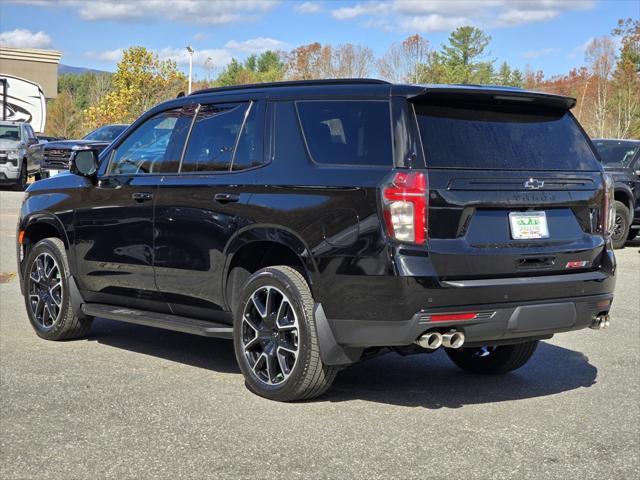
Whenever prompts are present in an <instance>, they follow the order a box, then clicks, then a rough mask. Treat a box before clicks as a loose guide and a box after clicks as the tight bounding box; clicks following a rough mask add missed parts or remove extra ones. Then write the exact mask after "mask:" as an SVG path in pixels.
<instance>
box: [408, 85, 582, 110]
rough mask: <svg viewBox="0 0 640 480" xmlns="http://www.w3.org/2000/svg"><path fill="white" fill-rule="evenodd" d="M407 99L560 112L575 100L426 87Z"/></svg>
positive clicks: (503, 90)
mask: <svg viewBox="0 0 640 480" xmlns="http://www.w3.org/2000/svg"><path fill="white" fill-rule="evenodd" d="M408 99H409V101H411V102H420V101H430V100H434V101H447V102H465V103H466V102H470V103H496V104H512V105H513V104H523V105H524V104H528V105H539V106H542V107H548V108H556V109H561V110H570V109H572V108H573V107H575V105H576V99H575V98H571V97H564V96H562V95H554V94H552V93H541V92H531V91H527V90H519V89H513V90H511V89H508V88H491V87H474V86H459V87H426V88H425V89H424V90H423V91H422V92H420V93H418V94H416V95H410V96H409V97H408Z"/></svg>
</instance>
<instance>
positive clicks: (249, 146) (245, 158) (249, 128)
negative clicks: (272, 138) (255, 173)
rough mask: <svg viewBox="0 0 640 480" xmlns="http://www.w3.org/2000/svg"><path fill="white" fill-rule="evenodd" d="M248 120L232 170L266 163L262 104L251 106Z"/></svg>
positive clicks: (255, 103) (241, 135)
mask: <svg viewBox="0 0 640 480" xmlns="http://www.w3.org/2000/svg"><path fill="white" fill-rule="evenodd" d="M249 109H250V110H249V114H248V116H247V120H246V121H245V123H244V126H243V127H242V132H241V133H240V138H238V146H237V147H236V152H235V154H234V156H233V165H232V167H231V169H232V170H244V169H247V168H253V167H257V166H259V165H261V164H262V163H264V159H263V153H262V145H263V136H264V110H263V106H262V104H261V103H257V102H253V103H251V105H250V106H249Z"/></svg>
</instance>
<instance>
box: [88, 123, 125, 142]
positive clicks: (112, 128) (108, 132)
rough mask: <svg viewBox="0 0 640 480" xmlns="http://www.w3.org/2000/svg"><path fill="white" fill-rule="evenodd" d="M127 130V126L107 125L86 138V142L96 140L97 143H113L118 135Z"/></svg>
mask: <svg viewBox="0 0 640 480" xmlns="http://www.w3.org/2000/svg"><path fill="white" fill-rule="evenodd" d="M125 128H127V126H126V125H107V126H106V127H100V128H99V129H97V130H94V131H93V132H91V133H90V134H88V135H87V136H86V137H84V140H94V141H97V142H113V141H114V140H115V139H116V137H117V136H118V135H120V134H121V133H122V132H123V131H124V129H125Z"/></svg>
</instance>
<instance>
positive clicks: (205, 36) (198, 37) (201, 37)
mask: <svg viewBox="0 0 640 480" xmlns="http://www.w3.org/2000/svg"><path fill="white" fill-rule="evenodd" d="M209 37H210V35H209V34H208V33H206V32H198V33H196V34H194V35H193V39H194V40H198V41H203V40H207V39H208V38H209Z"/></svg>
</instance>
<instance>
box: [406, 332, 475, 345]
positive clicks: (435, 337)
mask: <svg viewBox="0 0 640 480" xmlns="http://www.w3.org/2000/svg"><path fill="white" fill-rule="evenodd" d="M415 343H416V344H417V345H420V346H421V347H422V348H426V349H427V350H435V349H437V348H440V347H445V348H460V347H462V345H464V333H462V332H458V331H455V330H454V331H451V332H447V333H440V332H426V333H423V334H422V335H420V336H419V337H418V339H417V340H416V341H415Z"/></svg>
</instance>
